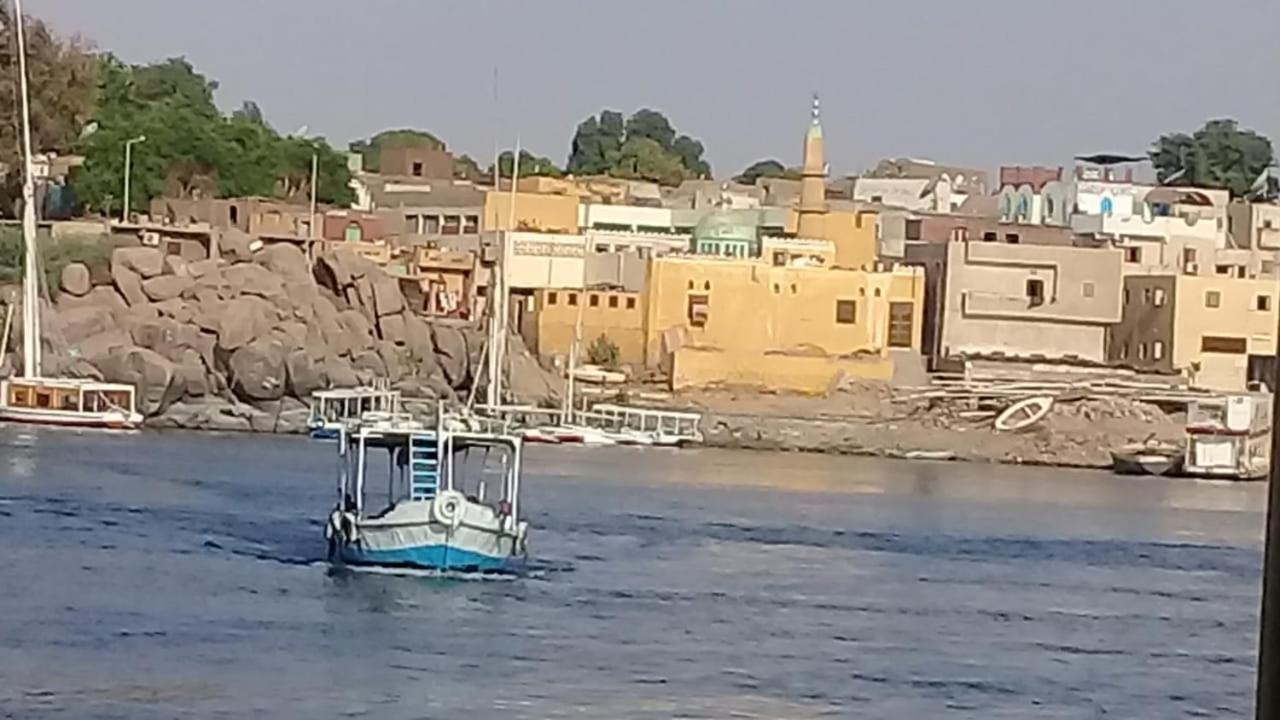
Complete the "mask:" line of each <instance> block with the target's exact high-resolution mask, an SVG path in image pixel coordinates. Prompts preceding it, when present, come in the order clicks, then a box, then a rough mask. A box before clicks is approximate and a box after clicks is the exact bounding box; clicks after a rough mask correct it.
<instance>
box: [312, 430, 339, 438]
mask: <svg viewBox="0 0 1280 720" xmlns="http://www.w3.org/2000/svg"><path fill="white" fill-rule="evenodd" d="M311 439H312V440H337V439H338V431H337V430H335V429H332V428H324V427H318V428H314V429H312V430H311Z"/></svg>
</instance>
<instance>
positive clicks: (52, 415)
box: [0, 406, 142, 430]
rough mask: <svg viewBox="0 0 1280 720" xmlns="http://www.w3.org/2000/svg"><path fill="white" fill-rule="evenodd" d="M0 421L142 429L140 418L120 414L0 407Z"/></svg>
mask: <svg viewBox="0 0 1280 720" xmlns="http://www.w3.org/2000/svg"><path fill="white" fill-rule="evenodd" d="M0 421H4V422H18V423H27V424H31V425H59V426H64V427H81V428H102V429H108V430H136V429H138V428H140V427H142V417H141V416H136V417H129V416H127V415H123V414H121V413H88V412H78V411H71V410H53V409H50V408H21V407H8V406H6V407H0Z"/></svg>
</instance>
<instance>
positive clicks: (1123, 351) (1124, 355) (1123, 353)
mask: <svg viewBox="0 0 1280 720" xmlns="http://www.w3.org/2000/svg"><path fill="white" fill-rule="evenodd" d="M1128 358H1129V343H1125V344H1123V345H1121V346H1120V359H1121V360H1127V359H1128Z"/></svg>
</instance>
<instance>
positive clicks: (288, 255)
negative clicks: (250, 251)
mask: <svg viewBox="0 0 1280 720" xmlns="http://www.w3.org/2000/svg"><path fill="white" fill-rule="evenodd" d="M253 260H254V262H256V263H258V264H259V265H261V266H262V267H264V268H266V269H267V270H270V271H271V273H272V274H273V275H275V276H276V277H279V278H282V279H285V280H288V279H299V278H303V279H307V280H310V278H311V263H309V262H307V256H306V255H305V254H303V252H302V250H301V249H300V248H298V246H297V245H291V244H288V243H276V244H275V245H269V246H267V247H264V248H262V250H260V251H258V253H257V255H255V256H254V258H253Z"/></svg>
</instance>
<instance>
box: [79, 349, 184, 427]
mask: <svg viewBox="0 0 1280 720" xmlns="http://www.w3.org/2000/svg"><path fill="white" fill-rule="evenodd" d="M93 364H94V365H95V366H96V367H97V368H98V369H99V370H101V371H102V377H103V378H105V379H106V380H107V381H109V382H120V383H129V384H131V385H133V386H134V387H135V388H137V399H138V411H139V412H141V413H143V414H144V415H148V416H151V415H155V414H157V413H159V412H163V411H164V409H165V408H167V407H168V406H169V404H170V403H172V402H173V401H175V400H177V399H178V398H179V397H180V396H181V392H182V388H178V387H177V386H176V384H175V383H174V381H173V378H174V375H173V363H171V362H169V361H168V360H166V359H164V358H163V357H161V356H160V355H159V354H158V353H156V352H154V351H152V350H148V349H146V348H140V347H116V348H112V349H111V350H110V351H109V352H107V354H106V355H103V356H99V357H97V358H95V359H94V360H93Z"/></svg>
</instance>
